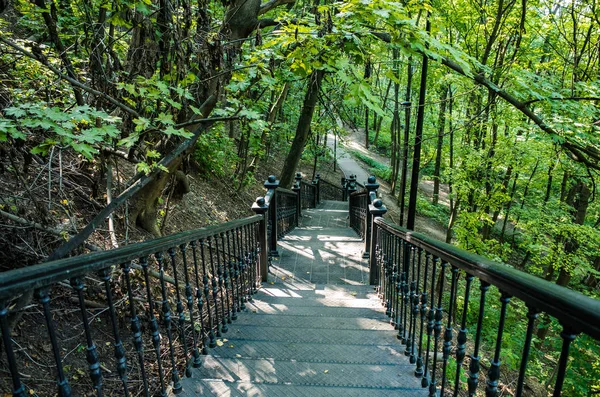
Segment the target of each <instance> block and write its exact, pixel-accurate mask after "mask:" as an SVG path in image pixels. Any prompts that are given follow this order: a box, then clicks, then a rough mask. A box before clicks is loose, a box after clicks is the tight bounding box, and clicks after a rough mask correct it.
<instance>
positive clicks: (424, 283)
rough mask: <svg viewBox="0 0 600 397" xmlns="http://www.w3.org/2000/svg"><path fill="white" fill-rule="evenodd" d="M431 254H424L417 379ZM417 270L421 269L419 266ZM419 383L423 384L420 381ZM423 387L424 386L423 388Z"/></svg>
mask: <svg viewBox="0 0 600 397" xmlns="http://www.w3.org/2000/svg"><path fill="white" fill-rule="evenodd" d="M430 258H431V254H429V252H426V253H425V269H424V272H423V283H422V285H423V289H422V290H421V305H420V310H419V315H420V316H419V317H420V320H421V326H420V327H419V328H420V330H419V350H418V352H417V368H416V369H415V376H416V377H417V378H420V377H423V375H424V373H425V370H424V369H423V329H424V328H425V315H426V314H427V275H428V274H429V260H430ZM419 269H421V267H420V266H419ZM421 382H423V381H422V380H421ZM423 387H425V386H423Z"/></svg>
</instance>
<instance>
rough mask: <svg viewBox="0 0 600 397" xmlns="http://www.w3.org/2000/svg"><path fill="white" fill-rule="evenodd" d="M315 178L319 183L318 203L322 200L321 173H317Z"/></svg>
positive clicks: (317, 183)
mask: <svg viewBox="0 0 600 397" xmlns="http://www.w3.org/2000/svg"><path fill="white" fill-rule="evenodd" d="M315 180H316V185H317V204H319V203H320V202H321V174H317V176H316V178H315ZM315 207H316V205H315Z"/></svg>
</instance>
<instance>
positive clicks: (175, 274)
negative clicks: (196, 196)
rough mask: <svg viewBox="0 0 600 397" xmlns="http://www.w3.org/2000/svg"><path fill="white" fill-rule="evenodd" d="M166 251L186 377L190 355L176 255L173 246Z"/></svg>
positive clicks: (189, 371)
mask: <svg viewBox="0 0 600 397" xmlns="http://www.w3.org/2000/svg"><path fill="white" fill-rule="evenodd" d="M167 253H168V254H169V257H170V258H171V269H172V270H173V279H174V280H175V299H176V302H175V307H176V308H177V330H178V332H179V339H181V342H182V344H183V354H184V357H185V376H186V377H188V378H189V377H190V376H192V369H191V362H190V359H189V357H190V355H189V348H188V342H187V338H186V337H185V329H184V326H185V312H184V308H183V302H182V301H181V292H180V291H179V276H178V274H179V272H178V271H177V257H176V254H177V253H176V252H175V248H173V247H171V248H169V249H168V251H167Z"/></svg>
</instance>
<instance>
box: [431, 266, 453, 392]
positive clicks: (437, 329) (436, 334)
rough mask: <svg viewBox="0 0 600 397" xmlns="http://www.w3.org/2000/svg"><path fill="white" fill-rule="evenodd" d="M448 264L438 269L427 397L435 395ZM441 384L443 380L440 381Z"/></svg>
mask: <svg viewBox="0 0 600 397" xmlns="http://www.w3.org/2000/svg"><path fill="white" fill-rule="evenodd" d="M447 266H448V263H447V262H446V261H442V265H441V269H440V278H439V280H440V290H439V293H438V296H437V300H438V302H437V308H436V309H435V323H434V326H433V365H432V368H431V383H430V384H429V396H430V397H435V395H436V387H437V377H436V375H437V366H436V363H437V361H438V351H439V348H438V343H439V341H440V336H441V334H442V313H443V308H442V297H443V296H444V278H445V274H444V273H445V271H446V267H447ZM442 382H443V379H442Z"/></svg>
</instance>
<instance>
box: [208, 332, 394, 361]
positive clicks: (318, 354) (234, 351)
mask: <svg viewBox="0 0 600 397" xmlns="http://www.w3.org/2000/svg"><path fill="white" fill-rule="evenodd" d="M226 339H227V338H226ZM404 349H405V346H404V345H401V344H400V341H397V343H396V344H392V345H376V346H373V345H367V346H364V345H353V346H348V345H344V344H331V345H323V344H321V343H295V342H273V341H238V340H235V339H227V342H225V343H224V344H223V346H221V347H216V348H214V349H210V350H209V354H210V355H211V356H214V357H220V358H231V359H235V358H241V359H249V358H250V359H272V360H277V361H281V360H287V361H291V360H300V361H306V362H313V363H327V362H328V363H338V364H366V365H392V364H398V363H403V364H405V363H406V356H405V355H404Z"/></svg>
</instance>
